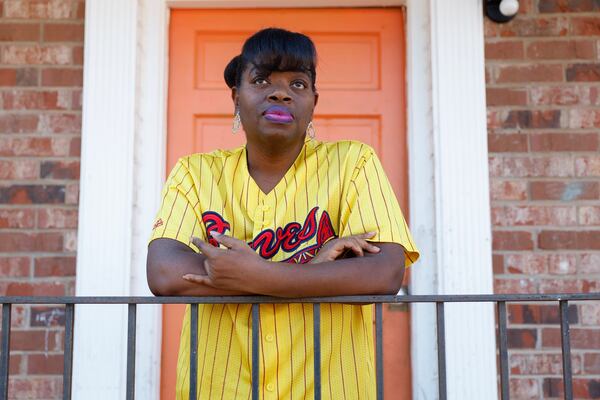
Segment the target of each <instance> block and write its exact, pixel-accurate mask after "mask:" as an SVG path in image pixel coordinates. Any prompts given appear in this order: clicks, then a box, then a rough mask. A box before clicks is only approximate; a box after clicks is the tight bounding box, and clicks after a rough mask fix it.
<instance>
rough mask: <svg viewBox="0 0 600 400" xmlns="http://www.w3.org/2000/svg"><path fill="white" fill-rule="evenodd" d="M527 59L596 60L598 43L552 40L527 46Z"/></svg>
mask: <svg viewBox="0 0 600 400" xmlns="http://www.w3.org/2000/svg"><path fill="white" fill-rule="evenodd" d="M527 58H531V59H534V60H571V59H586V60H590V59H591V60H593V59H595V58H596V43H595V42H594V41H591V40H550V41H547V40H545V41H539V42H532V43H530V44H529V45H527Z"/></svg>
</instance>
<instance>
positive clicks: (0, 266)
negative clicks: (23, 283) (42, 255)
mask: <svg viewBox="0 0 600 400" xmlns="http://www.w3.org/2000/svg"><path fill="white" fill-rule="evenodd" d="M30 269H31V260H30V259H29V257H17V256H15V257H0V277H1V278H21V277H28V276H29V273H30Z"/></svg>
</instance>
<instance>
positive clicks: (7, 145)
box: [0, 137, 81, 157]
mask: <svg viewBox="0 0 600 400" xmlns="http://www.w3.org/2000/svg"><path fill="white" fill-rule="evenodd" d="M80 141H81V139H80V138H69V137H52V138H50V137H28V138H21V137H0V156H3V157H6V156H33V157H43V156H52V157H66V156H72V155H73V154H72V150H71V147H72V146H74V144H73V142H75V143H77V144H79V143H80Z"/></svg>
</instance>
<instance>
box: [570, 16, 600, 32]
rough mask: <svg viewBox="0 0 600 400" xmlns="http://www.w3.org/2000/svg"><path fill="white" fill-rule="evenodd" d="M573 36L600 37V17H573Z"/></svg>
mask: <svg viewBox="0 0 600 400" xmlns="http://www.w3.org/2000/svg"><path fill="white" fill-rule="evenodd" d="M571 34H573V35H579V36H585V35H590V36H600V17H597V16H584V17H572V18H571Z"/></svg>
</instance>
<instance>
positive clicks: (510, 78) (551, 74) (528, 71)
mask: <svg viewBox="0 0 600 400" xmlns="http://www.w3.org/2000/svg"><path fill="white" fill-rule="evenodd" d="M563 74H564V72H563V66H562V65H558V64H536V65H508V66H501V67H498V75H497V77H496V82H498V83H530V82H562V81H563V78H564V76H563Z"/></svg>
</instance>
